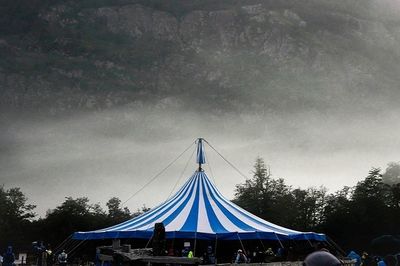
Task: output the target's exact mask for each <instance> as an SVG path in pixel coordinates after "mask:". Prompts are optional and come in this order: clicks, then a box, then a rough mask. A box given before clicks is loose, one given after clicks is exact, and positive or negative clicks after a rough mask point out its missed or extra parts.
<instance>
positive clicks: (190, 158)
mask: <svg viewBox="0 0 400 266" xmlns="http://www.w3.org/2000/svg"><path fill="white" fill-rule="evenodd" d="M195 151H196V149H193V152H192V155H190V157H189V159H188V160H187V162H186V165H185V168H183V171H182V173H181V175H180V176H179V178H178V180H177V181H176V183H175V185H174V187H173V188H172V190H171V192H170V193H169V195H168V197H167V199H166V200H165V202H166V201H167V200H168V199H169V198H170V197H171V195H172V193H173V192H174V190H175V188H176V187H177V186H178V183H179V181H180V180H181V179H182V177H183V174H184V173H185V171H186V169H187V167H188V165H189V162H190V161H191V160H192V157H193V154H194V152H195Z"/></svg>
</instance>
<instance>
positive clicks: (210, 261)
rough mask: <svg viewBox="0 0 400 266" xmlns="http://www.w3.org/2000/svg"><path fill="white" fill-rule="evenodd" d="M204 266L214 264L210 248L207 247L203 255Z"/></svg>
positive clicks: (213, 256)
mask: <svg viewBox="0 0 400 266" xmlns="http://www.w3.org/2000/svg"><path fill="white" fill-rule="evenodd" d="M203 263H204V264H215V255H214V252H213V248H212V247H211V246H208V247H207V251H206V252H205V253H204V261H203Z"/></svg>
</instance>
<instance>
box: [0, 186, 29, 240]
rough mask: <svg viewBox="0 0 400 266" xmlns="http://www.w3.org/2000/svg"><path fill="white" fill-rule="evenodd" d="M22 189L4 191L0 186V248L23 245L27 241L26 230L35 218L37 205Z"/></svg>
mask: <svg viewBox="0 0 400 266" xmlns="http://www.w3.org/2000/svg"><path fill="white" fill-rule="evenodd" d="M27 201H28V199H27V197H26V196H25V195H24V193H22V191H21V190H20V188H10V189H7V190H6V189H4V186H0V214H1V215H0V236H1V237H0V246H5V245H7V244H8V243H13V244H15V245H21V244H22V243H24V242H25V240H26V231H27V230H26V228H27V226H28V225H29V224H30V223H31V219H32V218H34V217H35V213H34V212H33V210H34V209H35V208H36V206H35V205H32V204H28V203H27Z"/></svg>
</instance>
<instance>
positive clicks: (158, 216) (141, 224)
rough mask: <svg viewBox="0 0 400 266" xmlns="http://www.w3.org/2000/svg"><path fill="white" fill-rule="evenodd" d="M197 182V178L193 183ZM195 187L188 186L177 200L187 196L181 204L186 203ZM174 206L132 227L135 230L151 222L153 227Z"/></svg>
mask: <svg viewBox="0 0 400 266" xmlns="http://www.w3.org/2000/svg"><path fill="white" fill-rule="evenodd" d="M195 182H196V180H195V179H193V183H195ZM193 189H194V186H193V185H191V186H188V190H187V191H185V192H184V193H182V195H180V196H179V198H177V200H176V202H179V201H180V200H182V199H184V198H185V200H184V201H183V203H182V204H181V206H184V205H186V203H187V201H189V199H190V195H191V194H192V193H193ZM186 194H188V195H187V196H186V197H184V196H185V195H186ZM173 207H174V205H171V206H170V207H169V208H166V209H164V210H162V211H161V212H160V213H159V214H158V215H156V216H155V217H152V219H151V220H148V221H146V222H143V223H140V224H135V225H134V226H133V227H132V228H131V229H132V230H134V229H135V228H138V227H143V226H145V225H146V224H150V225H151V227H153V226H154V222H155V221H156V220H158V219H159V218H160V217H162V216H163V215H164V214H165V213H167V212H168V211H170V210H171V209H172V208H173ZM178 209H179V207H178V208H177V210H178ZM177 210H175V211H174V212H173V213H177V214H178V213H179V212H180V211H179V212H177ZM169 217H171V215H169V216H168V218H169ZM175 217H176V216H175ZM164 225H165V224H164Z"/></svg>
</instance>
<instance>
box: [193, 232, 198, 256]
mask: <svg viewBox="0 0 400 266" xmlns="http://www.w3.org/2000/svg"><path fill="white" fill-rule="evenodd" d="M196 244H197V231H196V232H194V247H193V257H196Z"/></svg>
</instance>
